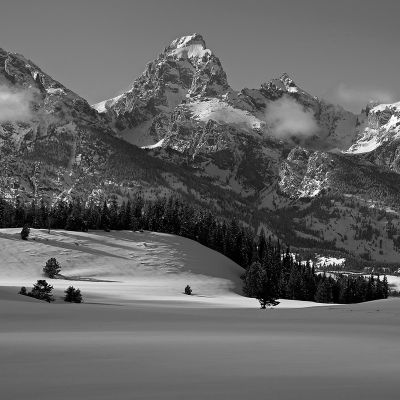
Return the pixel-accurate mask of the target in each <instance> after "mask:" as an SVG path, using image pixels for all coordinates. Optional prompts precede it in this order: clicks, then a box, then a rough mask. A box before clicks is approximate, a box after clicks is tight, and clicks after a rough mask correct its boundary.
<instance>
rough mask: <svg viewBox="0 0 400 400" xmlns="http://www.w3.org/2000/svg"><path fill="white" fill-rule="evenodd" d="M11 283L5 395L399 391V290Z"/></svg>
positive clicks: (361, 394)
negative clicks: (290, 292) (206, 291)
mask: <svg viewBox="0 0 400 400" xmlns="http://www.w3.org/2000/svg"><path fill="white" fill-rule="evenodd" d="M15 289H16V288H12V287H9V288H2V289H1V290H0V293H1V296H2V299H1V301H0V321H1V325H0V354H1V374H0V391H1V398H2V399H7V400H8V399H10V400H12V399H23V398H30V399H33V400H36V399H41V400H47V399H57V400H64V399H71V398H73V399H82V400H92V399H93V400H101V399H104V400H109V399H115V400H119V399H120V400H126V399H154V400H156V399H160V400H161V399H163V400H166V399H183V398H190V399H198V400H204V399H219V400H223V399H229V400H232V399H241V400H242V399H250V398H265V399H279V400H286V399H287V400H289V399H297V400H299V399H317V398H323V399H328V400H329V399H332V400H333V399H334V400H338V399H350V398H352V399H364V400H365V399H380V400H383V399H393V400H395V399H398V396H399V385H398V380H399V376H400V361H399V360H400V346H399V345H398V338H399V327H400V300H399V299H389V300H382V301H376V302H370V303H364V304H360V305H347V306H329V307H316V308H303V309H275V310H265V311H263V310H259V309H256V308H254V309H234V308H209V307H207V308H206V307H202V308H199V307H196V308H192V307H190V306H185V307H181V306H179V305H177V303H175V302H161V301H155V302H149V301H144V302H140V301H136V302H133V303H131V304H124V305H118V304H109V305H108V304H88V303H84V304H81V305H79V304H63V303H55V304H47V303H42V302H38V301H36V300H34V299H30V298H27V297H23V296H18V295H15Z"/></svg>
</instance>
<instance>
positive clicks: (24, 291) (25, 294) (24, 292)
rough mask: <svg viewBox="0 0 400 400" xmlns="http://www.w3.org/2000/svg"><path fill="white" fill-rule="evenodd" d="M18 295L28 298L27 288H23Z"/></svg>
mask: <svg viewBox="0 0 400 400" xmlns="http://www.w3.org/2000/svg"><path fill="white" fill-rule="evenodd" d="M18 294H22V296H27V295H28V293H27V291H26V287H25V286H22V287H21V289H20V291H19V292H18Z"/></svg>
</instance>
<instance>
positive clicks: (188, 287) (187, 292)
mask: <svg viewBox="0 0 400 400" xmlns="http://www.w3.org/2000/svg"><path fill="white" fill-rule="evenodd" d="M185 294H187V295H189V296H190V295H191V294H192V289H191V287H190V286H189V285H187V286H186V287H185Z"/></svg>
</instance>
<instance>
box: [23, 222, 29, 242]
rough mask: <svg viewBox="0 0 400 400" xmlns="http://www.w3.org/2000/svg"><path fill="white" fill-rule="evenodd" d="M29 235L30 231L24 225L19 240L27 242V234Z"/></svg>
mask: <svg viewBox="0 0 400 400" xmlns="http://www.w3.org/2000/svg"><path fill="white" fill-rule="evenodd" d="M30 233H31V230H30V228H29V226H28V225H24V227H23V228H22V231H21V239H22V240H28V237H29V234H30Z"/></svg>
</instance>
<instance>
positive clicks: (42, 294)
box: [28, 279, 54, 303]
mask: <svg viewBox="0 0 400 400" xmlns="http://www.w3.org/2000/svg"><path fill="white" fill-rule="evenodd" d="M52 290H53V286H51V285H49V284H48V283H47V282H46V281H45V280H43V279H41V280H38V281H37V282H36V283H35V284H34V285H33V289H32V291H31V292H30V293H29V294H28V296H31V297H34V298H35V299H39V300H45V301H47V302H48V303H50V302H51V301H54V298H53V295H52V294H51V292H52Z"/></svg>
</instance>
